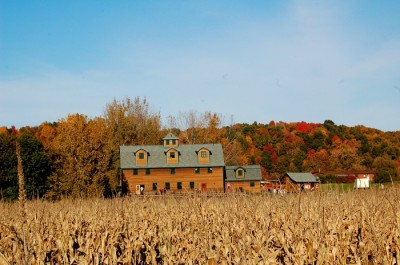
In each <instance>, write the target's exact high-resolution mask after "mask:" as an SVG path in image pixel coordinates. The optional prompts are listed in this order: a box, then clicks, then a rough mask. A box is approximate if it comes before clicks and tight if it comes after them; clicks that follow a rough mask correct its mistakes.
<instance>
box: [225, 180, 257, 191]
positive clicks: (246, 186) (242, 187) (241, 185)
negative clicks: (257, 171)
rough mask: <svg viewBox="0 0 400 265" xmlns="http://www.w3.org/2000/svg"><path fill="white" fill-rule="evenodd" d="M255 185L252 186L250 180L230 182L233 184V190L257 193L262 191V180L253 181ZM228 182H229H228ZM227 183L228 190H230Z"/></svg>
mask: <svg viewBox="0 0 400 265" xmlns="http://www.w3.org/2000/svg"><path fill="white" fill-rule="evenodd" d="M253 182H254V186H253V187H250V181H240V182H229V183H230V185H231V192H238V191H245V192H252V193H257V192H261V181H253ZM226 184H227V183H226ZM226 184H225V190H226V192H229V190H228V189H227V187H226Z"/></svg>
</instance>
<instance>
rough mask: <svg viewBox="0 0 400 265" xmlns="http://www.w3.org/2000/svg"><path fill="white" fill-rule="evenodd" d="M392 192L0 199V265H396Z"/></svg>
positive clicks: (398, 251) (398, 214) (399, 251)
mask: <svg viewBox="0 0 400 265" xmlns="http://www.w3.org/2000/svg"><path fill="white" fill-rule="evenodd" d="M399 195H400V190H398V189H395V188H390V189H384V190H377V189H375V190H366V191H352V192H345V193H340V192H320V193H317V192H316V193H300V194H287V195H285V196H279V195H249V196H233V195H232V196H228V197H221V198H217V197H204V196H194V197H187V198H172V197H166V196H164V197H146V196H132V197H124V198H116V199H86V200H83V199H82V200H68V199H65V200H62V201H58V202H48V201H28V202H26V205H25V207H26V215H25V216H24V215H23V214H21V213H20V208H19V205H18V203H6V202H0V213H1V214H0V264H399V259H400V257H399V255H400V226H399V225H400V211H399V208H400V202H399Z"/></svg>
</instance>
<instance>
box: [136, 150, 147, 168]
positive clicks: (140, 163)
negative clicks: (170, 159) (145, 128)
mask: <svg viewBox="0 0 400 265" xmlns="http://www.w3.org/2000/svg"><path fill="white" fill-rule="evenodd" d="M140 154H143V159H140V158H139V156H140ZM136 165H138V166H147V152H146V151H145V150H139V151H137V152H136Z"/></svg>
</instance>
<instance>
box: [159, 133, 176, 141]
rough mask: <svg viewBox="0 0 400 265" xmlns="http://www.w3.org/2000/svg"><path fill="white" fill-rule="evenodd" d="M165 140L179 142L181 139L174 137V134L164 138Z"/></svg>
mask: <svg viewBox="0 0 400 265" xmlns="http://www.w3.org/2000/svg"><path fill="white" fill-rule="evenodd" d="M163 140H179V138H178V137H176V136H175V135H173V134H172V133H168V134H167V136H165V137H164V138H163Z"/></svg>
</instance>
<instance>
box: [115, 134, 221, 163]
mask: <svg viewBox="0 0 400 265" xmlns="http://www.w3.org/2000/svg"><path fill="white" fill-rule="evenodd" d="M167 137H168V136H167ZM164 139H167V138H164ZM172 139H174V138H172ZM176 139H177V138H176ZM202 148H206V149H208V150H209V151H210V162H209V163H208V164H200V163H199V161H198V155H197V152H198V151H199V150H200V149H202ZM170 149H176V150H177V151H178V153H179V163H178V164H177V165H168V164H167V156H166V152H167V151H168V150H170ZM138 150H144V151H146V152H147V153H148V160H147V165H146V166H141V165H136V158H135V153H136V152H137V151H138ZM120 159H121V160H120V167H121V169H128V168H183V167H220V166H221V167H223V166H224V165H225V163H224V155H223V151H222V146H221V144H185V145H179V146H178V147H164V146H163V145H140V146H120Z"/></svg>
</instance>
